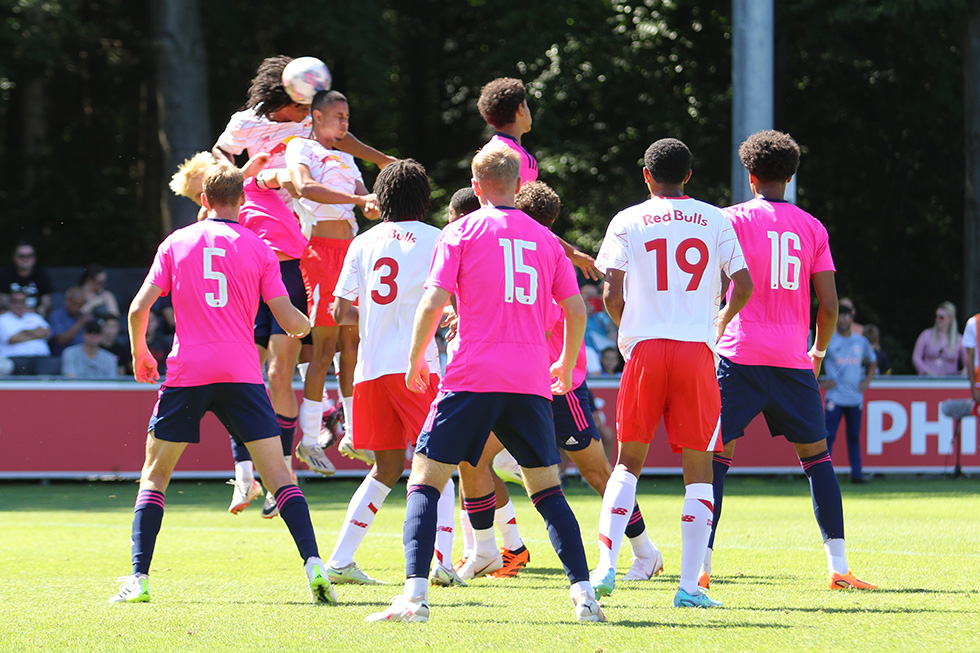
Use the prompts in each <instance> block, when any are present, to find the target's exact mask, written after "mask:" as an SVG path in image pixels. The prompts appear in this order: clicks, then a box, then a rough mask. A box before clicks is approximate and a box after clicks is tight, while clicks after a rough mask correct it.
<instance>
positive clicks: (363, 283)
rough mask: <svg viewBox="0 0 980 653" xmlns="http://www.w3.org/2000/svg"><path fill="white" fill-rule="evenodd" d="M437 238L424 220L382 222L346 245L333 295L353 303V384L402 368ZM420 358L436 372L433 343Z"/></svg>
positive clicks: (404, 364)
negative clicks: (355, 349)
mask: <svg viewBox="0 0 980 653" xmlns="http://www.w3.org/2000/svg"><path fill="white" fill-rule="evenodd" d="M439 234H440V231H439V229H437V228H436V227H433V226H432V225H429V224H426V223H424V222H418V221H405V222H382V223H380V224H378V225H376V226H374V227H372V228H371V229H369V230H368V231H366V232H364V233H363V234H361V235H359V236H357V237H356V238H355V239H354V241H353V242H352V243H351V246H350V250H349V252H348V254H347V260H346V261H345V264H344V270H343V272H342V273H341V277H340V280H339V282H338V289H341V292H339V293H338V296H339V297H345V298H347V299H352V298H353V297H356V298H357V300H358V330H359V332H360V337H361V342H360V345H359V350H358V357H357V367H356V368H355V371H354V381H355V383H359V382H361V381H367V380H370V379H374V378H377V377H379V376H382V375H385V374H396V373H404V372H405V371H406V370H407V369H408V354H409V350H410V348H411V343H412V327H413V326H414V323H415V309H416V308H417V307H418V305H419V302H420V301H421V299H422V295H423V294H424V293H425V279H426V276H427V275H428V273H429V266H430V264H431V263H432V253H433V252H434V251H435V247H436V241H437V240H438V238H439ZM426 360H427V361H428V363H429V367H430V370H431V371H434V372H438V371H439V353H438V350H437V349H436V345H435V342H430V343H429V348H428V349H427V350H426Z"/></svg>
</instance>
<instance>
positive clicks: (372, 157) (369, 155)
mask: <svg viewBox="0 0 980 653" xmlns="http://www.w3.org/2000/svg"><path fill="white" fill-rule="evenodd" d="M334 147H336V148H337V149H338V150H340V151H342V152H347V153H348V154H350V155H351V156H355V157H357V158H358V159H363V160H364V161H370V162H371V163H374V164H375V165H377V166H378V167H379V168H381V169H382V170H383V169H384V167H385V166H386V165H388V164H389V163H394V162H395V161H397V160H398V159H396V158H395V157H393V156H388V155H387V154H385V153H384V152H381V151H379V150H376V149H374V148H373V147H371V146H370V145H367V144H366V143H363V142H361V140H360V139H359V138H357V136H354V134H351V133H348V134H347V135H346V136H344V137H343V138H338V139H337V141H336V142H335V143H334Z"/></svg>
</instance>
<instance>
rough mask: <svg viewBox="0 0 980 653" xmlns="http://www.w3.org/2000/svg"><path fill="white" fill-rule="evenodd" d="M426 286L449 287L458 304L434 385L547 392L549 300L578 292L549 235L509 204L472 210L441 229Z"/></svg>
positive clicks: (546, 394)
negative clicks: (451, 342)
mask: <svg viewBox="0 0 980 653" xmlns="http://www.w3.org/2000/svg"><path fill="white" fill-rule="evenodd" d="M426 286H427V287H428V286H437V287H439V288H442V289H444V290H446V291H448V292H450V293H453V294H455V295H456V303H457V308H458V311H459V333H458V335H457V336H456V337H457V338H458V339H459V345H458V349H457V351H456V352H455V354H454V355H453V358H452V361H450V363H449V365H448V366H447V367H446V375H445V376H444V377H443V378H442V382H441V385H440V389H441V390H442V391H453V392H459V391H470V392H510V393H517V394H531V395H539V396H541V397H546V398H548V399H550V398H551V380H550V374H549V368H550V367H551V361H550V357H549V355H548V343H547V341H546V339H545V333H546V332H547V331H548V329H549V328H550V327H551V326H552V325H553V324H554V315H553V313H552V304H551V300H552V299H554V300H555V301H558V302H561V301H563V300H565V299H568V298H569V297H571V296H572V295H575V294H577V293H578V285H577V284H576V282H575V273H574V271H573V270H572V265H571V263H570V262H569V261H568V259H567V258H566V257H565V253H564V251H562V248H561V245H560V244H559V242H558V239H557V238H555V236H554V234H552V233H551V232H550V231H549V230H548V229H546V228H545V227H543V226H541V225H540V224H538V223H537V222H535V221H534V220H533V219H532V218H530V217H529V216H527V215H526V214H524V213H523V212H521V211H518V210H517V209H514V208H511V207H487V208H483V209H480V210H478V211H474V212H473V213H470V214H469V215H467V216H466V217H464V218H461V219H460V220H457V221H456V222H453V223H452V224H450V225H449V226H447V227H446V228H445V229H443V231H442V233H441V234H440V236H439V241H438V243H437V245H436V252H435V256H434V258H433V261H432V269H431V270H430V272H429V277H428V279H427V280H426ZM549 318H550V322H549Z"/></svg>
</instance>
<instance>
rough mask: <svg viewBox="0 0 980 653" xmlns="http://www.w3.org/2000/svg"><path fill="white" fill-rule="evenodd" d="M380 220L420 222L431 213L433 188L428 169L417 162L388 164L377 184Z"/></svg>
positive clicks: (412, 160) (400, 160)
mask: <svg viewBox="0 0 980 653" xmlns="http://www.w3.org/2000/svg"><path fill="white" fill-rule="evenodd" d="M374 192H375V194H377V196H378V208H379V209H380V210H381V219H382V220H388V221H389V222H406V221H408V220H421V219H422V218H424V217H425V213H426V211H428V210H429V201H430V197H431V195H432V188H431V186H429V177H428V175H426V174H425V168H423V167H422V164H421V163H419V162H418V161H416V160H415V159H399V160H398V161H395V162H394V163H389V164H388V165H386V166H385V167H384V169H383V170H382V171H381V172H379V173H378V178H377V179H375V181H374Z"/></svg>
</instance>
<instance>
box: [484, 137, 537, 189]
mask: <svg viewBox="0 0 980 653" xmlns="http://www.w3.org/2000/svg"><path fill="white" fill-rule="evenodd" d="M490 143H503V144H504V145H506V146H507V147H509V148H510V149H512V150H514V151H515V152H517V154H518V155H520V157H521V183H522V184H528V183H530V182H532V181H537V179H538V161H537V159H535V158H534V157H533V156H532V155H531V153H530V152H528V151H527V150H525V149H524V146H523V145H521V144H520V143H519V142H518V141H517V139H516V138H514V137H513V136H510V135H508V134H504V133H501V132H497V133H496V134H494V135H493V138H491V139H490V140H489V141H488V142H487V144H488V145H489V144H490ZM484 147H486V145H484Z"/></svg>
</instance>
